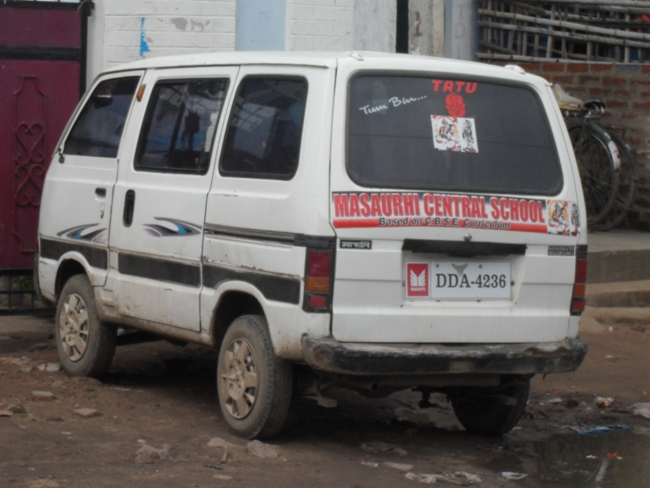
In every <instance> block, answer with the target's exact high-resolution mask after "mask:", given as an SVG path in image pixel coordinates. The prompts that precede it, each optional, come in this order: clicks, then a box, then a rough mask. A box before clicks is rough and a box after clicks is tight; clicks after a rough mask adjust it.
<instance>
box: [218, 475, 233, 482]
mask: <svg viewBox="0 0 650 488" xmlns="http://www.w3.org/2000/svg"><path fill="white" fill-rule="evenodd" d="M213 478H214V479H217V480H223V481H228V480H231V479H232V476H227V475H225V474H215V475H214V476H213Z"/></svg>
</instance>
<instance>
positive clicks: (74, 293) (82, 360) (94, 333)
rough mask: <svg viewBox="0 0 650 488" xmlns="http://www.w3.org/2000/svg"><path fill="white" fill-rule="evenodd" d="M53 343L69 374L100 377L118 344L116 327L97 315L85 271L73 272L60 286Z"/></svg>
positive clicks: (109, 363)
mask: <svg viewBox="0 0 650 488" xmlns="http://www.w3.org/2000/svg"><path fill="white" fill-rule="evenodd" d="M55 320H56V323H55V336H56V347H57V349H58V351H59V357H60V359H61V363H62V364H63V369H64V370H65V371H66V372H67V373H68V374H69V375H70V376H91V377H99V376H101V375H103V374H104V373H106V371H108V368H109V367H110V365H111V362H112V361H113V355H114V354H115V346H116V345H117V329H116V328H115V327H113V326H111V325H108V324H105V323H103V322H101V321H100V320H99V317H98V316H97V308H96V306H95V297H94V293H93V289H92V286H91V285H90V281H88V277H87V276H86V275H75V276H73V277H72V278H70V279H69V280H68V282H67V283H66V284H65V286H64V287H63V290H62V291H61V295H60V296H59V302H58V305H57V308H56V318H55Z"/></svg>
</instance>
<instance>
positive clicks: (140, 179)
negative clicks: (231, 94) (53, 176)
mask: <svg viewBox="0 0 650 488" xmlns="http://www.w3.org/2000/svg"><path fill="white" fill-rule="evenodd" d="M236 74H237V68H197V69H191V70H188V69H184V70H180V69H171V70H160V71H156V72H154V73H153V75H152V76H151V77H150V78H149V79H148V80H146V83H147V85H148V86H151V87H152V88H151V91H150V93H149V96H148V97H147V98H148V101H147V107H146V111H145V112H144V116H143V118H142V123H141V125H140V127H141V128H140V130H139V134H138V135H137V136H136V135H134V139H133V140H132V147H133V150H132V152H131V154H130V159H129V160H127V161H124V164H122V165H121V167H120V175H119V177H118V183H117V184H116V189H115V205H114V211H113V230H114V233H113V234H111V252H112V256H111V259H112V263H111V265H112V266H116V267H117V283H116V297H117V307H118V311H119V313H120V314H122V315H126V316H129V317H135V318H137V319H144V320H147V321H150V322H156V323H160V324H165V325H171V326H175V327H181V328H184V329H188V330H193V331H198V330H200V320H199V294H200V290H201V254H202V242H203V222H204V217H205V204H206V198H207V194H208V190H209V189H210V182H211V179H212V172H213V169H214V155H213V151H212V149H213V147H214V146H215V145H216V144H215V141H216V140H218V139H219V136H220V132H221V126H222V123H221V119H222V111H223V110H222V108H223V106H224V104H225V103H226V98H227V94H228V88H229V86H230V85H231V84H232V80H233V79H234V77H235V76H236ZM147 91H148V90H147ZM136 137H137V140H135V139H136Z"/></svg>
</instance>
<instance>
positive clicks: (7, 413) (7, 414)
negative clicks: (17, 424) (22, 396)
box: [0, 410, 14, 417]
mask: <svg viewBox="0 0 650 488" xmlns="http://www.w3.org/2000/svg"><path fill="white" fill-rule="evenodd" d="M13 414H14V413H13V412H10V411H9V410H0V417H11V416H13Z"/></svg>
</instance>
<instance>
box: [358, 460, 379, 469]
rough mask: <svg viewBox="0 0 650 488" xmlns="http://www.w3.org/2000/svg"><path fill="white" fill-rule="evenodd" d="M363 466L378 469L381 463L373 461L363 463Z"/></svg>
mask: <svg viewBox="0 0 650 488" xmlns="http://www.w3.org/2000/svg"><path fill="white" fill-rule="evenodd" d="M361 464H363V465H364V466H370V467H371V468H378V467H379V463H373V462H372V461H361Z"/></svg>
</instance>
